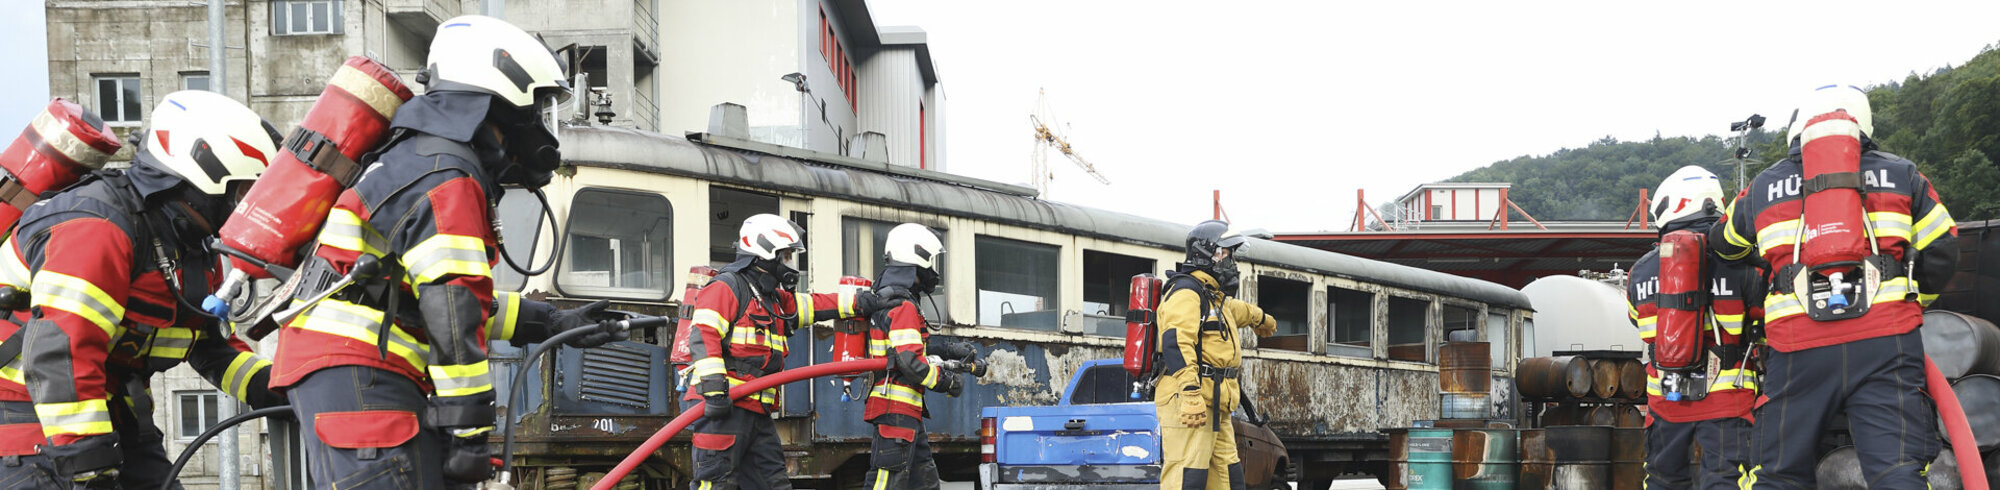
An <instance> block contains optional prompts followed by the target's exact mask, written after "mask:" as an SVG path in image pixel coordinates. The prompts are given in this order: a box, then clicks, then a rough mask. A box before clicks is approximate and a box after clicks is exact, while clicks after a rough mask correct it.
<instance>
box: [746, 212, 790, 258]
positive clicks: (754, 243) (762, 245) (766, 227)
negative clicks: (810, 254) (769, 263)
mask: <svg viewBox="0 0 2000 490" xmlns="http://www.w3.org/2000/svg"><path fill="white" fill-rule="evenodd" d="M737 235H738V237H737V240H736V250H737V251H740V252H742V253H744V254H747V255H751V256H755V257H757V258H758V259H763V260H778V261H783V262H787V264H786V265H793V264H790V262H791V260H792V259H793V258H795V257H797V256H798V255H797V254H798V252H802V251H805V249H806V244H805V242H803V241H800V240H799V238H800V237H801V236H803V235H802V234H801V233H800V232H799V226H798V225H796V224H793V223H792V222H791V220H787V219H784V218H780V217H778V215H775V214H759V215H756V216H751V217H750V218H749V219H745V220H743V228H742V229H741V231H739V232H738V233H737ZM786 251H790V252H791V253H789V254H787V253H783V252H786ZM793 268H797V267H796V266H794V267H793Z"/></svg>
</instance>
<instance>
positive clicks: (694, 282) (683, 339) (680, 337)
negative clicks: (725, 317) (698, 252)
mask: <svg viewBox="0 0 2000 490" xmlns="http://www.w3.org/2000/svg"><path fill="white" fill-rule="evenodd" d="M719 273H720V271H717V270H715V268H714V267H709V266H705V265H697V266H694V267H689V268H688V280H687V287H686V288H683V289H682V290H681V308H680V315H679V317H680V318H679V321H678V322H675V324H674V348H673V349H672V350H671V351H669V352H667V362H668V363H671V364H673V365H674V367H675V368H676V369H678V368H681V367H685V366H687V365H688V363H692V362H694V356H693V355H692V354H690V353H689V352H688V336H689V335H692V334H693V332H694V296H695V294H696V293H697V292H699V291H701V288H703V287H707V286H708V283H709V282H710V281H714V280H715V275H716V274H719ZM738 300H739V301H743V300H745V299H744V298H738ZM730 313H731V314H734V313H735V312H733V311H732V312H730Z"/></svg>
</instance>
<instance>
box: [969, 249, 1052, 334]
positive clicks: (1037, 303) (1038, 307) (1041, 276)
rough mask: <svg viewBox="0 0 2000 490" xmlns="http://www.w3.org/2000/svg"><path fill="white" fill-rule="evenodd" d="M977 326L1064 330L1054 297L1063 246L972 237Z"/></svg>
mask: <svg viewBox="0 0 2000 490" xmlns="http://www.w3.org/2000/svg"><path fill="white" fill-rule="evenodd" d="M973 246H974V247H975V250H973V252H972V255H973V260H974V261H975V263H976V265H975V267H974V268H975V269H976V271H975V274H977V275H978V277H977V280H976V281H975V282H976V283H978V285H979V324H980V325H993V326H1001V327H1012V328H1027V329H1034V330H1056V329H1057V328H1060V327H1061V326H1062V317H1061V315H1062V309H1061V308H1060V307H1058V305H1057V303H1056V299H1057V298H1060V297H1061V296H1060V295H1058V294H1057V293H1058V292H1059V289H1058V288H1060V287H1061V283H1060V282H1058V281H1057V279H1058V277H1059V275H1060V268H1059V267H1057V263H1058V259H1059V257H1060V256H1061V252H1062V247H1057V246H1055V245H1044V244H1040V243H1033V242H1024V241H1020V240H1009V239H1005V238H1000V237H991V236H985V235H980V236H978V237H975V238H974V239H973Z"/></svg>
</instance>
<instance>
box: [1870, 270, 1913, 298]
mask: <svg viewBox="0 0 2000 490" xmlns="http://www.w3.org/2000/svg"><path fill="white" fill-rule="evenodd" d="M1909 297H1910V278H1908V277H1898V278H1895V279H1890V280H1887V281H1882V285H1881V286H1880V287H1879V288H1877V289H1876V290H1875V297H1874V298H1871V299H1870V300H1869V301H1870V302H1873V303H1876V304H1880V303H1889V302H1895V301H1903V300H1906V299H1909Z"/></svg>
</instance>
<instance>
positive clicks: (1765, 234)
mask: <svg viewBox="0 0 2000 490" xmlns="http://www.w3.org/2000/svg"><path fill="white" fill-rule="evenodd" d="M1866 144H1869V145H1871V146H1872V143H1866ZM1803 172H1804V166H1802V165H1800V164H1799V148H1798V147H1796V146H1794V147H1793V148H1792V153H1791V157H1790V158H1787V159H1785V160H1780V161H1779V162H1778V163H1775V164H1772V165H1771V168H1769V169H1766V170H1764V172H1763V173H1760V174H1757V178H1755V179H1753V180H1751V181H1750V186H1749V187H1748V188H1746V189H1744V193H1743V194H1742V195H1739V197H1738V198H1737V199H1736V201H1735V202H1733V203H1731V204H1730V205H1729V210H1728V212H1727V214H1728V216H1727V217H1725V218H1724V220H1723V221H1722V222H1720V223H1717V224H1716V226H1715V228H1713V229H1711V230H1710V231H1709V239H1708V243H1709V246H1710V247H1712V248H1714V249H1715V250H1716V253H1717V254H1719V255H1721V256H1722V257H1723V258H1724V259H1727V260H1731V261H1740V260H1751V261H1761V262H1764V263H1767V264H1769V266H1768V270H1772V271H1776V270H1780V269H1782V268H1784V267H1785V266H1787V265H1790V264H1792V263H1793V262H1794V258H1793V257H1792V247H1793V245H1795V244H1797V243H1798V240H1799V236H1800V234H1801V233H1800V228H1801V226H1800V221H1801V220H1800V219H1799V217H1800V215H1801V212H1802V210H1803V207H1804V205H1805V196H1804V194H1803V193H1802V192H1801V187H1802V182H1803V181H1802V178H1801V174H1802V173H1803ZM1861 175H1862V177H1863V179H1862V180H1863V184H1862V189H1863V193H1864V199H1863V202H1862V207H1864V208H1866V209H1867V211H1868V212H1867V219H1868V220H1869V223H1868V224H1869V226H1870V227H1871V228H1873V230H1874V233H1875V242H1876V245H1877V247H1879V249H1880V250H1881V251H1882V253H1884V254H1888V255H1890V256H1892V257H1894V258H1895V259H1896V260H1897V261H1898V262H1902V261H1906V260H1910V259H1915V262H1916V267H1915V269H1914V270H1913V271H1911V272H1913V273H1912V274H1910V275H1907V276H1902V277H1896V278H1884V280H1883V281H1882V284H1881V286H1880V288H1879V289H1878V290H1877V293H1876V294H1875V296H1874V298H1873V306H1871V307H1870V308H1869V310H1868V313H1867V314H1866V315H1863V316H1861V317H1859V318H1852V319H1847V320H1839V321H1832V322H1818V321H1813V320H1812V319H1810V318H1808V317H1807V316H1806V314H1805V311H1806V310H1805V303H1802V302H1801V300H1800V298H1799V297H1798V296H1796V295H1792V294H1786V293H1783V292H1781V291H1779V290H1778V288H1776V287H1772V288H1769V289H1770V291H1769V292H1768V293H1767V295H1766V296H1765V299H1764V309H1765V315H1766V326H1765V335H1766V337H1767V339H1768V342H1769V343H1770V345H1771V347H1772V348H1775V349H1777V350H1779V351H1783V352H1796V351H1801V350H1805V349H1811V348H1814V347H1823V346H1828V345H1834V344H1840V343H1845V342H1852V341H1856V340H1863V339H1871V338H1875V337H1884V336H1889V335H1898V334H1903V333H1907V332H1909V331H1910V330H1913V329H1916V328H1917V326H1918V325H1920V324H1922V323H1923V308H1924V305H1925V304H1929V303H1930V301H1931V300H1933V299H1936V298H1937V293H1938V291H1939V290H1942V289H1944V287H1945V284H1946V283H1947V282H1949V281H1950V280H1951V274H1952V269H1953V267H1954V266H1955V265H1956V264H1957V262H1958V255H1957V253H1958V247H1956V246H1955V244H1956V243H1957V242H1958V226H1957V224H1956V223H1954V222H1953V221H1952V219H1951V213H1950V212H1948V211H1946V210H1945V207H1944V204H1942V203H1939V202H1938V197H1937V191H1936V190H1934V189H1932V188H1931V183H1930V180H1929V179H1927V178H1925V177H1924V174H1923V173H1922V172H1918V171H1917V166H1916V164H1914V163H1910V161H1909V160H1904V159H1903V158H1902V157H1899V156H1896V155H1892V154H1889V153H1886V152H1882V151H1873V150H1871V151H1867V152H1864V153H1862V155H1861ZM1913 256H1914V257H1913Z"/></svg>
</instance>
